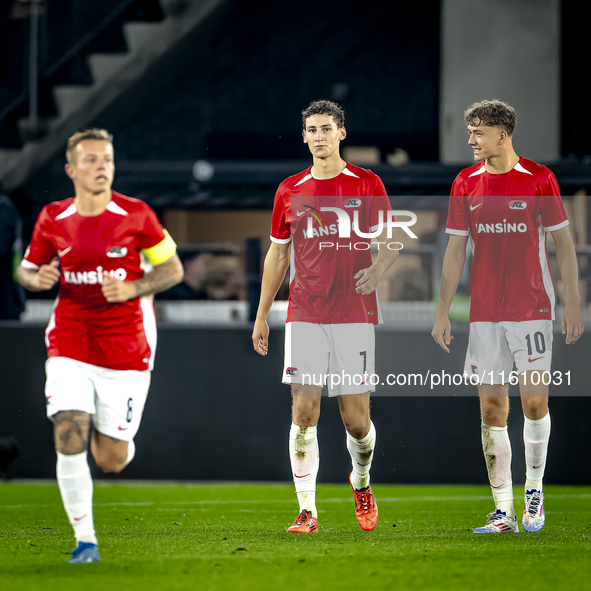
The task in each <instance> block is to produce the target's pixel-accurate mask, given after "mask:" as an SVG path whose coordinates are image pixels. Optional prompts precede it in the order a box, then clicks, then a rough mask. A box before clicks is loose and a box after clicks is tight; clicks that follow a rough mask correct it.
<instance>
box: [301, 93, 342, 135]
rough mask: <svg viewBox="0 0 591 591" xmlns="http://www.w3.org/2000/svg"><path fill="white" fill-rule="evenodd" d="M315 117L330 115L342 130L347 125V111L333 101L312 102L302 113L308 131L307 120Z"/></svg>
mask: <svg viewBox="0 0 591 591" xmlns="http://www.w3.org/2000/svg"><path fill="white" fill-rule="evenodd" d="M313 115H328V116H330V117H332V120H333V121H334V122H335V123H336V124H337V127H338V128H339V129H340V128H341V127H344V125H345V111H344V109H343V108H342V107H340V106H339V105H337V103H333V102H332V101H327V100H320V101H312V102H311V103H310V105H309V106H308V107H307V108H306V109H304V110H303V111H302V125H303V126H304V129H306V119H307V118H308V117H312V116H313Z"/></svg>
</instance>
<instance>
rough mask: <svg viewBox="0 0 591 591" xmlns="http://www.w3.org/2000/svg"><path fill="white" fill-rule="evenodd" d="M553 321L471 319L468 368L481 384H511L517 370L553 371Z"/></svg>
mask: <svg viewBox="0 0 591 591" xmlns="http://www.w3.org/2000/svg"><path fill="white" fill-rule="evenodd" d="M552 337H553V332H552V320H526V321H524V322H471V323H470V339H469V342H468V351H467V352H466V363H465V366H464V371H465V372H466V373H467V374H468V376H470V375H475V374H477V375H478V381H479V383H481V384H502V383H505V384H508V383H509V375H510V373H511V372H512V371H513V363H515V366H516V368H517V373H518V374H522V373H523V372H525V371H539V372H545V371H550V365H551V363H552Z"/></svg>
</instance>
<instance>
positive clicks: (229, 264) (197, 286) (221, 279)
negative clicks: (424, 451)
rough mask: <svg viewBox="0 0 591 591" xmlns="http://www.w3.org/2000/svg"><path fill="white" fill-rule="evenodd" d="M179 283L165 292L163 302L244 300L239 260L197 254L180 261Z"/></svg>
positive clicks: (244, 286)
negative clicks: (169, 300) (181, 273)
mask: <svg viewBox="0 0 591 591" xmlns="http://www.w3.org/2000/svg"><path fill="white" fill-rule="evenodd" d="M183 267H184V270H185V276H184V280H183V282H182V283H181V284H179V285H177V286H175V287H173V288H172V289H170V290H168V291H167V292H164V293H163V295H162V299H174V300H218V301H221V300H246V277H245V274H244V269H243V268H242V262H241V260H240V258H239V257H236V256H230V255H213V254H211V253H203V254H199V255H197V256H195V257H193V258H190V259H185V260H183Z"/></svg>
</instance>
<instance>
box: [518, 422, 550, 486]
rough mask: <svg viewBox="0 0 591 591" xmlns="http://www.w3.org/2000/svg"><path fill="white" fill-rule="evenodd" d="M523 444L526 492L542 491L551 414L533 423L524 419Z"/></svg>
mask: <svg viewBox="0 0 591 591" xmlns="http://www.w3.org/2000/svg"><path fill="white" fill-rule="evenodd" d="M523 418H524V421H523V442H524V443H525V490H531V489H532V488H533V489H536V490H539V491H541V490H542V486H543V485H542V478H543V477H544V469H545V468H546V457H547V455H548V440H549V439H550V426H551V421H550V413H549V412H548V414H546V416H545V417H542V418H541V419H538V420H537V421H532V420H531V419H528V418H527V417H525V416H524V417H523Z"/></svg>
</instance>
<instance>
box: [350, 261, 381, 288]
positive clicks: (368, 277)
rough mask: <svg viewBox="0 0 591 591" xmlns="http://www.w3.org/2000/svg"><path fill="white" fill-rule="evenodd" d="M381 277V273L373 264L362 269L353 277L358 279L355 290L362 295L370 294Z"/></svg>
mask: <svg viewBox="0 0 591 591" xmlns="http://www.w3.org/2000/svg"><path fill="white" fill-rule="evenodd" d="M380 277H381V275H380V274H379V273H378V271H377V270H376V269H374V268H373V266H372V267H370V268H369V269H361V271H359V273H357V274H356V275H355V277H353V279H358V281H357V283H356V284H355V285H356V287H355V291H356V292H357V293H360V294H361V295H369V294H370V293H372V292H373V291H374V290H375V288H376V287H377V286H378V282H379V281H380Z"/></svg>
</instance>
